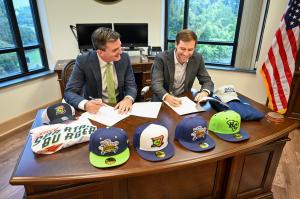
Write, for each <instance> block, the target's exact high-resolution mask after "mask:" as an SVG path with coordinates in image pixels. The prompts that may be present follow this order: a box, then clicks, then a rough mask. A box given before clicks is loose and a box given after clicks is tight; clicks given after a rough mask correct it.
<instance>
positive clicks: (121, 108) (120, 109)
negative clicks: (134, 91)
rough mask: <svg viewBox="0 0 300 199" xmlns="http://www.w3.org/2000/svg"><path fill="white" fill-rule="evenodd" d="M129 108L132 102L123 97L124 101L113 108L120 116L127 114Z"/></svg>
mask: <svg viewBox="0 0 300 199" xmlns="http://www.w3.org/2000/svg"><path fill="white" fill-rule="evenodd" d="M131 108H132V100H131V99H129V98H128V97H124V99H123V100H122V101H120V102H119V103H118V104H117V105H116V106H115V109H118V112H119V113H121V114H126V113H128V112H129V111H131Z"/></svg>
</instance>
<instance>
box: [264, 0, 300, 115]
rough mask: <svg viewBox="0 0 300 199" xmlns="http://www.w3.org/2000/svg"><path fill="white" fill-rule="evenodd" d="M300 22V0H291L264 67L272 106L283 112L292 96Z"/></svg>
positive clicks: (276, 110)
mask: <svg viewBox="0 0 300 199" xmlns="http://www.w3.org/2000/svg"><path fill="white" fill-rule="evenodd" d="M299 25H300V0H290V2H289V4H288V7H287V9H286V12H285V14H284V15H283V17H282V19H281V22H280V25H279V28H278V30H277V31H276V33H275V38H274V39H273V42H272V45H271V48H270V50H269V52H268V56H267V58H266V60H265V62H264V63H263V66H262V68H261V71H260V73H261V75H262V76H263V79H264V82H265V86H266V90H267V96H268V107H269V108H270V109H271V110H273V111H275V112H278V113H281V114H284V113H285V112H286V110H287V105H288V99H289V96H290V87H291V84H292V79H293V74H294V70H295V62H296V57H297V52H298V47H299V37H300V35H299V34H300V33H299Z"/></svg>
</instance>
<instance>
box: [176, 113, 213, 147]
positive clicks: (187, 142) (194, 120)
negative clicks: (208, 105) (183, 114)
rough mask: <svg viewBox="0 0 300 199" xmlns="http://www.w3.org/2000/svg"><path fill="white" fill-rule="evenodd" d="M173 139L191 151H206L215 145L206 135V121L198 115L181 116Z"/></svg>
mask: <svg viewBox="0 0 300 199" xmlns="http://www.w3.org/2000/svg"><path fill="white" fill-rule="evenodd" d="M175 139H176V140H178V142H179V143H180V144H181V145H182V146H183V147H185V148H187V149H189V150H191V151H196V152H200V151H207V150H210V149H213V148H214V147H215V145H216V144H215V141H214V140H213V139H212V138H211V137H210V136H209V135H208V129H207V122H206V121H205V120H204V119H203V118H202V117H200V116H196V117H187V118H183V119H182V120H181V121H180V122H179V123H178V124H177V126H176V129H175Z"/></svg>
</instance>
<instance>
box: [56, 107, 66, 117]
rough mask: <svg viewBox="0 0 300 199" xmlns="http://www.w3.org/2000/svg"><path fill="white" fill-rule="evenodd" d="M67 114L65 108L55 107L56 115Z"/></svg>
mask: <svg viewBox="0 0 300 199" xmlns="http://www.w3.org/2000/svg"><path fill="white" fill-rule="evenodd" d="M65 113H66V109H65V107H64V106H62V105H61V106H58V107H55V115H62V114H65Z"/></svg>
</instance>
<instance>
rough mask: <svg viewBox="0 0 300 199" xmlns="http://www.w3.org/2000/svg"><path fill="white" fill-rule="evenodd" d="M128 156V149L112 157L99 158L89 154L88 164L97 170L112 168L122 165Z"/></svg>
mask: <svg viewBox="0 0 300 199" xmlns="http://www.w3.org/2000/svg"><path fill="white" fill-rule="evenodd" d="M129 156H130V152H129V148H128V147H127V148H126V149H125V150H124V151H123V152H122V153H119V154H117V155H113V156H99V155H96V154H94V153H93V152H90V163H91V164H92V165H93V166H94V167H98V168H107V167H114V166H118V165H121V164H124V163H125V162H126V161H127V160H128V159H129Z"/></svg>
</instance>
